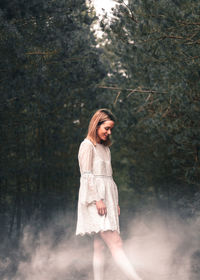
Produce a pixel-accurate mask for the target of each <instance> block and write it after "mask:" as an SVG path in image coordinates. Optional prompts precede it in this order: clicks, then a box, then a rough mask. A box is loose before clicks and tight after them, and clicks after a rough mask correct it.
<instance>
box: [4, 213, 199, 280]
mask: <svg viewBox="0 0 200 280" xmlns="http://www.w3.org/2000/svg"><path fill="white" fill-rule="evenodd" d="M55 221H56V222H55ZM55 221H52V223H51V225H50V226H49V227H48V228H47V229H46V230H43V231H41V232H40V233H39V234H34V229H33V228H32V227H31V226H29V227H27V228H26V229H25V230H24V235H23V240H22V243H21V246H20V248H21V249H20V251H21V256H20V260H19V261H18V266H17V272H16V273H15V275H14V276H12V277H11V276H10V275H11V274H7V275H4V276H3V278H2V280H58V279H59V280H75V279H76V280H86V279H87V280H92V279H93V274H92V241H91V239H90V238H89V237H75V235H74V229H73V231H72V229H71V230H69V228H68V229H67V230H65V226H66V218H65V217H64V218H62V219H61V218H59V219H57V220H55ZM58 228H59V232H62V234H58ZM199 229H200V226H199V222H198V221H197V220H196V221H193V222H190V223H189V222H187V223H186V222H183V221H181V220H180V219H178V218H175V217H171V216H170V217H169V216H168V215H162V216H161V215H148V216H145V215H144V216H140V217H138V218H136V219H134V220H132V222H131V223H130V224H129V230H128V234H127V235H128V238H127V239H126V240H125V241H124V248H125V251H126V252H127V255H128V256H129V258H130V260H131V262H132V263H133V264H134V266H135V268H136V270H137V271H138V273H139V274H140V275H141V276H143V278H144V280H146V279H148V280H191V279H192V280H193V279H194V280H196V279H197V278H195V275H193V276H192V272H191V266H192V260H193V259H194V256H197V255H198V250H197V249H198V246H199V241H200V237H199V234H198V233H199ZM106 259H107V261H106V267H105V279H109V280H112V279H113V280H114V279H115V280H124V279H126V278H125V277H124V276H123V275H122V273H121V272H120V271H119V270H118V268H117V267H116V265H115V264H114V263H113V261H112V258H111V256H110V254H109V252H107V253H106ZM10 263H11V261H10V260H9V259H6V260H4V262H3V261H1V260H0V269H1V270H2V269H6V267H9V266H10Z"/></svg>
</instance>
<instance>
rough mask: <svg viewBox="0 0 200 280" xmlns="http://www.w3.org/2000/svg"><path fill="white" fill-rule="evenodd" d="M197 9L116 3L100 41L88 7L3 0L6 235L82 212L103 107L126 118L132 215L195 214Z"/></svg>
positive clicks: (122, 124)
mask: <svg viewBox="0 0 200 280" xmlns="http://www.w3.org/2000/svg"><path fill="white" fill-rule="evenodd" d="M199 12H200V5H199V4H198V3H197V2H196V1H189V0H185V1H172V0H170V1H164V0H163V1H142V0H138V1H133V0H129V1H128V4H127V2H126V3H124V2H122V1H120V4H119V5H118V6H117V7H116V9H115V11H114V14H115V17H114V18H113V19H112V20H111V21H106V19H104V20H102V22H101V27H102V30H103V32H104V35H103V38H102V39H101V40H100V39H98V40H96V39H95V37H94V34H93V31H92V28H91V27H92V25H93V23H94V22H95V20H96V17H95V15H94V11H93V10H92V9H91V8H89V7H88V6H87V5H86V3H85V1H83V0H76V1H72V0H70V1H65V0H56V1H46V0H42V1H38V0H34V1H31V2H30V1H24V2H23V3H21V1H19V0H15V1H11V2H8V1H5V0H3V1H1V6H0V51H1V57H0V60H1V79H0V81H1V86H0V91H1V104H0V108H1V110H0V114H1V127H0V129H1V138H0V141H1V143H0V145H1V171H0V172H1V173H0V181H1V184H0V219H1V234H2V236H5V235H6V236H7V234H8V236H10V237H12V236H19V234H20V233H21V232H22V229H23V226H24V225H26V224H27V223H28V222H30V221H31V220H35V221H37V224H38V225H41V224H42V223H43V221H46V220H48V219H49V218H51V214H53V213H55V212H58V211H65V210H66V209H67V208H68V209H70V210H72V211H74V213H75V210H76V200H77V194H78V188H79V170H78V163H77V151H78V146H79V144H80V142H81V140H82V139H83V138H84V135H85V133H86V129H87V125H88V120H89V117H90V116H91V114H92V113H93V112H94V111H95V110H96V108H99V107H109V108H111V109H112V110H113V112H114V113H115V115H116V116H117V119H118V121H117V124H116V127H115V129H114V131H113V139H114V142H113V146H112V152H113V157H112V159H113V169H114V175H115V179H116V181H117V183H118V186H119V192H120V202H121V207H122V209H123V210H124V212H126V211H125V210H127V211H131V212H132V213H135V212H136V211H139V209H140V210H144V209H148V211H149V210H151V209H152V208H154V207H157V206H159V207H162V208H164V209H167V210H168V211H171V210H174V209H175V210H179V211H180V212H181V214H182V215H183V216H184V217H186V216H187V217H188V216H189V215H192V213H193V214H194V213H195V214H196V213H197V212H198V211H199V204H198V202H199V188H200V185H199V179H200V166H199V156H200V154H199V153H200V138H199V135H200V133H199V132H200V131H199V130H200V127H199V123H200V114H199V111H200V97H199V96H200V95H199V89H200V83H199V80H200V79H199V76H200V72H199V64H200V57H199V44H200V41H199V40H200V37H199V36H200V24H199ZM97 41H99V42H97ZM102 41H103V42H102ZM97 43H98V46H99V45H101V47H97ZM194 199H195V201H196V202H195V203H193V200H194ZM122 215H123V214H122ZM66 225H67V221H66Z"/></svg>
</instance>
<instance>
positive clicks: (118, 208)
mask: <svg viewBox="0 0 200 280" xmlns="http://www.w3.org/2000/svg"><path fill="white" fill-rule="evenodd" d="M117 210H118V215H120V207H119V205H117Z"/></svg>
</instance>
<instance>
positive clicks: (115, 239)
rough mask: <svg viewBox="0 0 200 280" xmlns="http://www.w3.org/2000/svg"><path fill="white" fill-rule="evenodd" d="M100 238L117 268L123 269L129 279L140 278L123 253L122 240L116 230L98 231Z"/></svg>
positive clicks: (138, 279)
mask: <svg viewBox="0 0 200 280" xmlns="http://www.w3.org/2000/svg"><path fill="white" fill-rule="evenodd" d="M100 235H101V237H102V239H103V240H104V242H105V243H106V245H107V246H108V248H109V249H110V251H111V254H112V256H113V258H114V260H115V262H116V263H117V265H118V266H119V268H120V269H121V270H122V271H123V273H124V274H125V275H126V276H127V277H128V279H130V280H142V279H141V278H140V277H139V276H138V274H137V272H136V271H135V269H134V267H133V266H132V265H131V263H130V261H129V260H128V258H127V256H126V255H125V253H124V250H123V247H122V240H121V237H120V235H119V233H118V232H117V231H110V230H109V231H104V232H101V233H100ZM95 280H96V279H95Z"/></svg>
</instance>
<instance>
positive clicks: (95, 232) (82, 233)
mask: <svg viewBox="0 0 200 280" xmlns="http://www.w3.org/2000/svg"><path fill="white" fill-rule="evenodd" d="M105 231H117V232H118V233H120V230H119V229H106V230H97V231H86V232H79V233H76V235H77V236H78V235H80V236H84V235H86V234H87V235H94V234H98V233H100V232H105Z"/></svg>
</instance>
